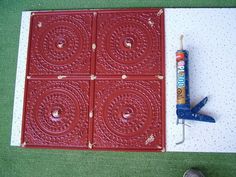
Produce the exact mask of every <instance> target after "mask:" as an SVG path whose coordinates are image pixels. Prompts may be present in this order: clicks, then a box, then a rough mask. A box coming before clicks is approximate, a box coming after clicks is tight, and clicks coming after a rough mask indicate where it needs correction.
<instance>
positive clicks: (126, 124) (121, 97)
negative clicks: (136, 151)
mask: <svg viewBox="0 0 236 177" xmlns="http://www.w3.org/2000/svg"><path fill="white" fill-rule="evenodd" d="M119 92H122V93H113V94H112V95H110V97H109V98H108V99H107V103H106V105H105V107H104V108H105V110H104V122H105V124H106V126H107V127H108V128H109V129H110V131H112V132H113V133H115V134H117V135H120V136H128V137H129V136H134V135H137V134H139V133H140V132H142V131H143V130H144V128H145V127H147V126H148V124H149V121H148V119H149V118H151V117H152V113H151V112H152V111H151V108H150V106H151V105H150V103H149V100H148V99H147V98H146V97H145V96H143V95H141V94H140V93H137V92H135V91H133V90H126V89H123V90H119Z"/></svg>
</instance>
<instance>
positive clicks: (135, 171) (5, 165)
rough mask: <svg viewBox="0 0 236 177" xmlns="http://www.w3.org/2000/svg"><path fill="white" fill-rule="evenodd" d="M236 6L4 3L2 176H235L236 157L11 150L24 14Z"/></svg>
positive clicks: (191, 0)
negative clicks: (192, 171)
mask: <svg viewBox="0 0 236 177" xmlns="http://www.w3.org/2000/svg"><path fill="white" fill-rule="evenodd" d="M235 6H236V0H208V1H206V0H142V1H141V0H140V1H139V0H117V1H112V0H97V1H96V0H83V1H82V0H68V1H65V0H47V1H43V0H37V1H33V0H25V1H23V0H21V1H20V0H18V1H17V0H15V1H13V0H12V1H10V0H9V1H7V0H0V177H54V176H55V177H72V176H73V177H83V176H86V177H87V176H93V177H96V176H98V177H111V176H116V177H118V176H119V177H129V176H130V177H131V176H135V177H138V176H140V177H141V176H147V177H151V176H158V177H178V176H182V174H183V172H184V171H185V170H186V169H188V168H190V167H198V168H200V169H201V170H202V171H203V172H204V173H205V174H206V176H207V177H235V176H236V154H222V153H221V154H216V153H150V152H149V153H137V152H135V153H134V152H90V151H75V150H72V151H70V150H67V151H66V150H45V149H42V150H41V149H21V148H16V147H11V146H10V136H11V121H12V110H13V97H14V85H15V74H16V63H17V53H18V41H19V33H20V20H21V12H22V11H25V10H51V9H89V8H127V7H235ZM235 20H236V19H235ZM235 138H236V137H235Z"/></svg>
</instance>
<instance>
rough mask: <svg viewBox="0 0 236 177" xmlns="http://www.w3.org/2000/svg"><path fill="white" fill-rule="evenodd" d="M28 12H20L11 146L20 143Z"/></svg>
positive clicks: (28, 21) (28, 24)
mask: <svg viewBox="0 0 236 177" xmlns="http://www.w3.org/2000/svg"><path fill="white" fill-rule="evenodd" d="M30 14H31V12H29V11H27V12H22V16H21V30H20V40H19V49H18V60H17V71H16V81H15V95H14V107H13V120H12V132H11V145H12V146H20V143H21V142H20V140H21V126H22V113H23V100H24V87H25V71H26V58H27V48H28V37H29V26H30Z"/></svg>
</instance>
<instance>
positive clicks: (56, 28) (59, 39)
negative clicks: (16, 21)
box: [31, 15, 91, 74]
mask: <svg viewBox="0 0 236 177" xmlns="http://www.w3.org/2000/svg"><path fill="white" fill-rule="evenodd" d="M35 21H37V20H35ZM87 26H88V24H86V23H85V22H84V21H83V20H82V18H80V17H75V16H70V15H68V16H58V17H52V18H50V20H47V21H45V22H42V27H41V28H38V27H36V29H34V33H33V38H32V43H33V44H32V46H33V53H32V54H31V58H32V59H33V62H34V65H35V67H36V68H37V69H38V70H40V71H43V72H47V73H56V72H60V73H65V72H69V73H70V72H74V70H75V69H79V70H82V71H83V70H84V67H85V66H86V67H87V70H88V71H87V72H89V64H90V63H89V61H90V54H91V50H90V47H91V29H87V28H88V27H87ZM76 72H81V71H76ZM39 74H40V73H39Z"/></svg>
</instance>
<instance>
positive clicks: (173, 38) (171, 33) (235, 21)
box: [165, 9, 236, 152]
mask: <svg viewBox="0 0 236 177" xmlns="http://www.w3.org/2000/svg"><path fill="white" fill-rule="evenodd" d="M165 33H166V75H167V76H166V105H167V107H166V109H167V110H166V130H167V151H184V152H186V151H190V152H236V109H235V105H236V94H235V91H236V69H235V68H236V9H165ZM181 34H183V35H184V36H185V37H184V48H185V49H187V50H188V51H189V70H190V71H189V74H190V75H189V77H190V99H191V103H192V104H193V105H195V104H196V103H198V102H199V101H200V100H201V99H202V98H204V97H205V96H209V100H208V103H207V104H206V105H205V106H204V108H203V109H202V113H205V114H208V115H211V116H212V117H214V118H215V119H216V123H215V124H212V123H206V122H197V121H195V122H194V121H187V124H189V125H190V126H191V127H186V140H185V142H184V143H183V144H181V145H176V142H178V141H180V140H181V139H182V126H181V125H178V126H177V125H176V112H175V111H176V109H175V106H176V69H175V66H176V63H175V52H176V50H177V49H178V48H179V37H180V35H181Z"/></svg>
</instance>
